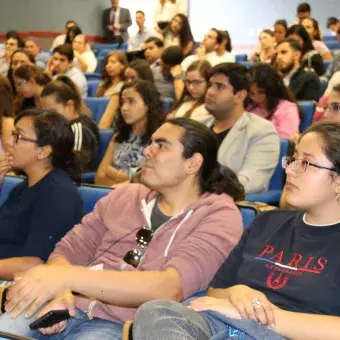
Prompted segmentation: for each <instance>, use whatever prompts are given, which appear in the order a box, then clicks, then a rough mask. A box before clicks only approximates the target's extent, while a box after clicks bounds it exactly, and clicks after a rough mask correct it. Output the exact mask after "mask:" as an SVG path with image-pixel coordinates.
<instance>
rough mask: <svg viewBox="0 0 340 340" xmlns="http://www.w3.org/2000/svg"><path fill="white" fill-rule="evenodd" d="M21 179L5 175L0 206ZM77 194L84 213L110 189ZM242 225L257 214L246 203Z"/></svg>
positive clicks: (81, 188)
mask: <svg viewBox="0 0 340 340" xmlns="http://www.w3.org/2000/svg"><path fill="white" fill-rule="evenodd" d="M22 181H23V178H22V177H16V176H6V177H5V179H4V181H3V183H2V186H1V188H0V206H1V205H2V204H3V203H4V202H5V201H6V200H7V198H8V195H9V193H10V192H11V190H12V189H13V188H14V187H15V186H16V185H17V184H19V183H21V182H22ZM78 191H79V194H80V196H81V198H82V201H83V209H84V215H86V214H88V213H90V212H91V211H93V208H94V206H95V204H96V203H97V202H98V201H99V200H100V199H101V198H102V197H104V196H105V195H107V194H109V193H110V192H111V191H112V189H110V188H106V187H99V186H90V185H81V186H79V187H78ZM239 208H240V210H241V213H242V218H243V226H244V227H245V228H246V227H248V226H249V224H250V223H251V222H252V220H253V219H254V218H255V217H256V215H257V214H258V211H257V210H256V209H255V208H253V207H250V206H249V207H248V206H247V205H246V204H241V205H240V206H239Z"/></svg>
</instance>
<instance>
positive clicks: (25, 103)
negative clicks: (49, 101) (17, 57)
mask: <svg viewBox="0 0 340 340" xmlns="http://www.w3.org/2000/svg"><path fill="white" fill-rule="evenodd" d="M50 81H51V78H50V77H49V76H48V75H47V74H46V73H44V72H43V71H42V70H41V69H40V68H39V67H37V66H36V65H30V64H24V65H21V66H20V67H19V68H17V69H16V71H15V72H14V82H15V87H16V90H17V96H16V99H15V113H16V114H17V113H19V112H21V111H23V110H27V109H33V108H36V107H39V104H40V95H41V92H42V90H43V88H44V86H46V85H47V84H48V83H49V82H50Z"/></svg>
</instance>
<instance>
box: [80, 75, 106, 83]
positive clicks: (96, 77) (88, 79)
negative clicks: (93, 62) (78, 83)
mask: <svg viewBox="0 0 340 340" xmlns="http://www.w3.org/2000/svg"><path fill="white" fill-rule="evenodd" d="M84 75H85V78H86V80H87V81H88V82H89V81H91V80H101V79H102V76H101V75H100V74H99V73H84Z"/></svg>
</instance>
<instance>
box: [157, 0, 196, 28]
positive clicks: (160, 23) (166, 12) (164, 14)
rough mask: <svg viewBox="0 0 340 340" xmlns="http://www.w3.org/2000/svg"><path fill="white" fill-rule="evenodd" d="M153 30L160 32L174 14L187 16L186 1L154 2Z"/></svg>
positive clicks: (165, 0) (159, 0) (166, 0)
mask: <svg viewBox="0 0 340 340" xmlns="http://www.w3.org/2000/svg"><path fill="white" fill-rule="evenodd" d="M155 1H156V2H157V4H155V6H154V28H155V29H156V30H157V31H158V32H162V30H164V28H165V27H166V26H167V25H168V24H169V22H170V21H171V20H172V18H173V17H174V16H175V15H176V14H184V15H186V16H188V12H189V11H188V9H189V8H188V7H189V6H188V0H155Z"/></svg>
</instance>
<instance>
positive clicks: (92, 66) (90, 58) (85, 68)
mask: <svg viewBox="0 0 340 340" xmlns="http://www.w3.org/2000/svg"><path fill="white" fill-rule="evenodd" d="M72 48H73V53H74V60H73V65H74V66H75V67H77V68H79V70H80V71H82V72H83V73H93V72H94V71H95V70H96V67H97V63H98V62H97V59H96V56H95V55H94V53H93V51H92V50H91V49H90V47H89V46H88V44H87V40H86V36H85V34H78V35H76V36H75V38H74V39H73V42H72Z"/></svg>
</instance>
